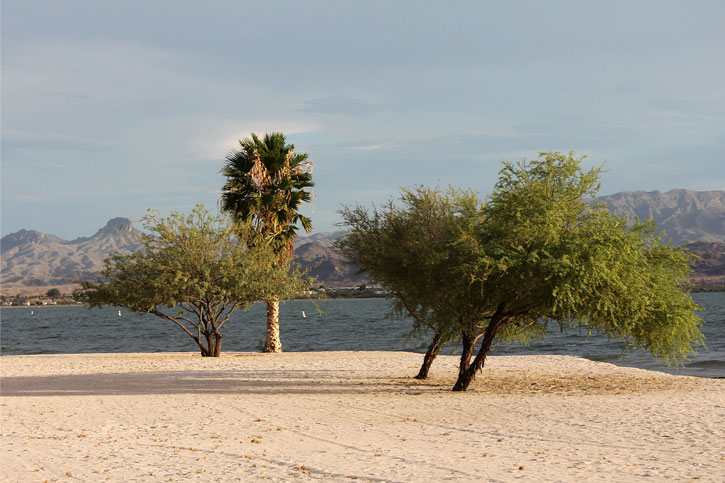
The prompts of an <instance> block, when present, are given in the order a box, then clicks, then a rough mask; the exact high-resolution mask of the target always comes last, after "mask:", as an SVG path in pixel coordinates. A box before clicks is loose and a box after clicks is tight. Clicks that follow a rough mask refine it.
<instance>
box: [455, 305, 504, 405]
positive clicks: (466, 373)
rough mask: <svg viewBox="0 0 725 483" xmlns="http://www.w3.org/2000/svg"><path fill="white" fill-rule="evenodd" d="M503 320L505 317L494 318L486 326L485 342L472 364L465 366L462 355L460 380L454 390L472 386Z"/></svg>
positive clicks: (463, 389)
mask: <svg viewBox="0 0 725 483" xmlns="http://www.w3.org/2000/svg"><path fill="white" fill-rule="evenodd" d="M503 322H504V320H503V319H496V318H494V319H492V320H491V322H490V323H489V324H488V327H486V332H485V334H484V336H483V343H482V344H481V349H480V350H479V351H478V355H476V358H475V359H474V360H473V363H472V364H470V365H468V366H467V367H465V368H464V367H463V356H461V366H460V369H459V372H458V380H457V381H456V384H455V386H453V390H454V391H465V390H466V389H468V386H470V385H471V382H473V380H474V379H475V378H476V373H477V372H478V371H480V370H481V369H483V364H484V362H485V361H486V356H487V355H488V352H489V351H490V350H491V343H492V342H493V338H494V337H495V336H496V332H498V329H499V328H501V326H502V325H503ZM464 350H465V349H464ZM471 353H473V345H471ZM468 360H469V361H470V360H471V356H470V355H469V356H468Z"/></svg>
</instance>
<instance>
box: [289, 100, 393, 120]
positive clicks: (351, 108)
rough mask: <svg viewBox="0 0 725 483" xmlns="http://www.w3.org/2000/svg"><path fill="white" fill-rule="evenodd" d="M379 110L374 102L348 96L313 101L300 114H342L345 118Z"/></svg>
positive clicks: (305, 105)
mask: <svg viewBox="0 0 725 483" xmlns="http://www.w3.org/2000/svg"><path fill="white" fill-rule="evenodd" d="M377 110H379V106H378V105H376V104H374V103H372V102H368V101H364V100H362V99H356V98H353V97H347V96H330V97H321V98H317V99H311V100H309V101H307V102H306V103H305V104H304V106H302V107H301V108H300V109H299V111H300V112H309V113H320V114H342V115H345V116H366V115H368V114H370V113H372V112H375V111H377Z"/></svg>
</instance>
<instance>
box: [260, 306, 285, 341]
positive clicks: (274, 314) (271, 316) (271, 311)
mask: <svg viewBox="0 0 725 483" xmlns="http://www.w3.org/2000/svg"><path fill="white" fill-rule="evenodd" d="M264 352H282V341H281V340H280V338H279V299H276V298H275V299H273V300H268V301H267V341H266V342H265V344H264Z"/></svg>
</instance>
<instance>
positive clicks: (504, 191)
mask: <svg viewBox="0 0 725 483" xmlns="http://www.w3.org/2000/svg"><path fill="white" fill-rule="evenodd" d="M582 160H583V158H577V157H575V156H574V154H573V153H569V154H568V155H564V154H561V153H558V152H546V153H541V154H540V157H539V159H536V160H533V161H530V162H521V163H518V164H512V163H504V167H503V169H502V170H501V172H500V174H499V180H498V183H497V184H496V187H495V189H494V192H493V194H492V195H491V196H490V198H489V200H488V202H487V204H486V206H485V208H484V209H483V217H482V218H483V222H482V223H481V224H480V225H479V226H478V230H477V235H476V239H477V240H478V244H479V246H480V251H479V255H478V257H477V258H476V260H475V261H474V263H473V265H474V266H475V267H476V268H475V272H476V273H475V275H474V276H473V277H472V280H474V281H475V282H476V283H477V284H480V289H481V291H482V294H485V297H484V299H485V301H486V305H488V307H489V310H490V311H491V315H490V316H489V318H488V322H487V324H486V327H485V330H484V331H483V332H482V333H480V334H479V335H478V337H479V338H482V339H483V340H482V341H481V346H480V349H479V351H478V353H477V354H476V357H475V358H474V359H473V361H472V362H469V361H470V357H471V356H470V355H468V354H463V357H465V358H468V359H469V360H468V361H467V360H463V359H462V361H461V368H462V370H461V371H459V377H458V380H457V381H456V384H455V386H454V388H453V389H454V390H456V391H459V390H460V391H462V390H466V389H467V388H468V387H469V385H470V383H471V381H472V380H473V378H474V377H475V374H476V373H477V372H478V371H480V370H482V368H483V366H484V362H485V359H486V356H487V355H488V353H489V351H490V349H491V345H492V343H493V342H494V339H495V338H496V336H497V334H499V333H501V332H503V333H505V331H506V330H507V329H509V328H512V327H517V328H519V329H522V330H526V331H529V330H531V331H545V330H546V325H547V323H548V322H551V321H557V322H558V323H559V324H571V325H579V324H583V325H585V326H587V327H588V328H589V329H590V330H594V331H598V332H600V333H603V334H606V335H607V336H609V337H612V338H616V339H620V340H622V341H623V342H624V343H625V344H626V346H628V347H630V348H642V349H645V350H647V351H649V352H650V353H651V354H652V355H653V356H655V357H657V358H660V359H662V360H664V361H665V362H667V363H674V364H680V363H682V362H683V361H684V360H685V359H686V358H687V356H688V355H689V354H692V353H694V347H693V346H696V345H700V344H702V340H703V338H702V334H701V333H700V331H699V325H700V322H701V321H700V318H699V317H698V316H697V315H696V313H695V311H696V310H697V309H699V307H698V306H697V305H696V304H695V303H694V302H693V300H692V298H691V297H690V295H689V293H688V292H687V287H686V286H685V285H683V284H684V283H685V282H684V281H685V280H686V278H687V276H688V275H689V273H690V272H691V269H692V265H693V261H694V260H693V258H694V257H693V255H691V254H690V253H689V252H688V251H687V250H685V249H683V248H680V247H674V246H671V245H669V244H663V243H662V242H661V235H657V234H656V233H655V228H654V223H653V222H651V221H649V222H644V223H641V222H640V221H639V220H632V223H631V224H628V221H630V220H627V219H626V218H623V217H618V216H614V215H612V214H611V213H610V212H609V211H608V210H607V208H606V206H605V205H603V204H596V203H595V204H591V203H588V202H587V198H589V197H594V196H595V194H596V193H597V191H598V189H599V174H600V172H601V169H600V168H592V169H589V170H584V169H582V167H581V162H582Z"/></svg>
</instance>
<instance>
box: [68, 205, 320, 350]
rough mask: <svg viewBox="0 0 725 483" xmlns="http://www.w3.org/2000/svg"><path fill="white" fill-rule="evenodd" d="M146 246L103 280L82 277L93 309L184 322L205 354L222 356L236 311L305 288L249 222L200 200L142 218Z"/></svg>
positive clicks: (114, 259) (116, 261) (111, 267)
mask: <svg viewBox="0 0 725 483" xmlns="http://www.w3.org/2000/svg"><path fill="white" fill-rule="evenodd" d="M143 221H144V226H145V228H146V229H147V230H148V231H149V233H148V234H143V235H141V242H142V244H143V249H142V250H141V251H138V252H135V253H133V254H130V255H122V254H113V255H111V256H110V257H108V258H107V259H106V261H105V268H104V269H103V271H102V272H101V276H102V277H103V280H102V281H98V282H79V283H80V284H81V291H80V292H79V293H78V294H77V296H79V297H80V298H82V299H83V300H85V301H87V302H88V303H89V305H90V306H91V307H100V306H103V305H115V306H121V307H127V308H129V309H131V310H133V311H136V312H143V313H150V314H154V315H156V316H158V317H161V318H163V319H166V320H169V321H171V322H173V323H175V324H176V325H177V326H179V327H180V328H181V329H182V330H183V331H184V332H185V333H186V334H187V335H189V336H190V337H191V338H192V339H194V341H195V342H196V343H197V344H198V346H199V348H200V350H201V355H202V356H215V357H218V356H219V354H220V352H221V342H222V333H221V331H220V329H221V327H222V326H223V325H224V324H226V323H227V322H228V321H229V320H230V317H231V315H232V313H234V311H236V310H237V309H239V308H246V307H247V305H248V304H249V303H251V302H255V301H260V300H266V299H268V298H270V297H273V296H275V297H284V298H286V297H291V296H293V295H295V294H297V293H299V292H300V291H301V290H303V289H304V288H305V287H306V283H305V282H304V281H303V280H302V279H301V278H300V273H299V272H298V271H296V270H293V271H290V270H289V267H288V265H280V264H278V263H274V262H275V260H276V259H277V257H278V249H277V247H275V245H274V241H269V240H263V239H261V237H260V235H259V234H258V233H256V232H255V231H254V230H253V229H252V228H251V227H250V226H249V224H245V223H232V222H231V221H230V220H229V219H228V218H227V217H223V216H218V215H212V214H210V213H209V212H208V211H207V210H206V209H205V208H204V207H203V206H202V205H197V207H196V208H195V209H194V210H193V212H192V213H191V214H189V215H184V214H180V213H172V214H171V215H169V216H168V217H166V218H162V217H160V216H159V215H158V213H153V212H152V213H150V214H149V215H148V216H146V217H145V218H144V219H143Z"/></svg>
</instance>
